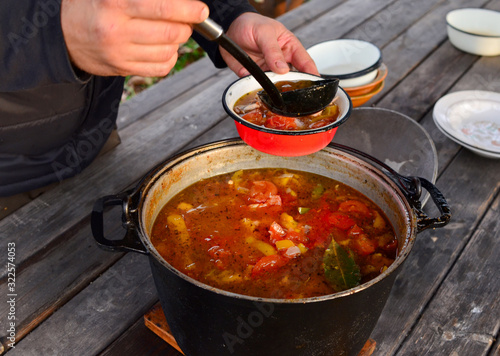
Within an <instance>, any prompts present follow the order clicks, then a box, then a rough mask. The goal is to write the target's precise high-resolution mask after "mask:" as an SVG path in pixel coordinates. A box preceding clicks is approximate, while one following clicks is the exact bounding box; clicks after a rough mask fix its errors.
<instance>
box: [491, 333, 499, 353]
mask: <svg viewBox="0 0 500 356" xmlns="http://www.w3.org/2000/svg"><path fill="white" fill-rule="evenodd" d="M496 340H497V342H496V343H495V345H494V346H493V347H492V348H491V351H490V353H489V354H488V356H500V334H497V337H496Z"/></svg>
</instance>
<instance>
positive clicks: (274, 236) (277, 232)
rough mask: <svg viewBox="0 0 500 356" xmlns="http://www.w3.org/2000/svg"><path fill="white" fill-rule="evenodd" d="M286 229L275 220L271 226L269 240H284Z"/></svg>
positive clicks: (272, 241) (273, 241)
mask: <svg viewBox="0 0 500 356" xmlns="http://www.w3.org/2000/svg"><path fill="white" fill-rule="evenodd" d="M285 235H286V231H285V229H283V227H282V226H281V225H280V224H278V223H277V222H276V221H273V222H272V224H271V226H269V241H271V243H273V244H276V241H280V240H283V239H284V238H285Z"/></svg>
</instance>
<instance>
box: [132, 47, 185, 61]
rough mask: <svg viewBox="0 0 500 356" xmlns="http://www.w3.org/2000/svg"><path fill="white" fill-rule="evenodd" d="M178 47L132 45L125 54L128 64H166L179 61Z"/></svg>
mask: <svg viewBox="0 0 500 356" xmlns="http://www.w3.org/2000/svg"><path fill="white" fill-rule="evenodd" d="M178 50H179V46H178V45H168V46H167V45H153V46H150V45H130V46H128V47H127V50H126V51H125V52H124V53H123V58H126V59H127V60H126V61H127V62H129V63H133V62H142V63H165V62H170V61H171V60H172V58H174V62H175V61H176V60H177V53H178Z"/></svg>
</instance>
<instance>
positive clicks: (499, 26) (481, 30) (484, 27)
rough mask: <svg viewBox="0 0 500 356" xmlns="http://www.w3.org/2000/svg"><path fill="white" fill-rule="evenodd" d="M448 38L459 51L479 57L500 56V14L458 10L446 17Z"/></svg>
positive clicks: (478, 10) (476, 10)
mask: <svg viewBox="0 0 500 356" xmlns="http://www.w3.org/2000/svg"><path fill="white" fill-rule="evenodd" d="M446 23H447V25H448V26H447V29H448V38H449V39H450V42H451V43H452V44H453V45H454V46H455V47H457V48H458V49H460V50H462V51H464V52H467V53H472V54H476V55H479V56H498V55H500V12H498V11H492V10H486V9H471V8H467V9H458V10H453V11H450V12H449V13H448V14H447V15H446Z"/></svg>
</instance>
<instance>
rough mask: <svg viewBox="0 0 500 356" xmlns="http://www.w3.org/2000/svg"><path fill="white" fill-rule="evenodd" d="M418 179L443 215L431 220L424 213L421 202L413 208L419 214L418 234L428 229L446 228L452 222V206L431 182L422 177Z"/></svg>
mask: <svg viewBox="0 0 500 356" xmlns="http://www.w3.org/2000/svg"><path fill="white" fill-rule="evenodd" d="M418 179H419V180H420V184H421V185H422V187H423V188H425V190H427V191H428V192H429V195H430V197H431V198H432V201H433V202H434V204H435V205H436V207H437V208H438V210H439V213H440V214H441V215H440V216H438V217H435V218H430V217H429V216H428V215H427V214H426V213H424V212H423V210H422V204H421V203H420V201H419V202H418V205H417V206H413V209H414V211H415V213H416V214H417V233H418V232H420V231H424V230H426V229H428V228H439V227H443V226H445V225H446V224H448V223H449V222H450V219H451V209H450V205H449V204H448V202H447V201H446V198H445V197H444V196H443V194H442V193H441V192H440V191H439V190H438V189H437V188H436V186H435V185H434V184H432V183H431V182H429V181H428V180H427V179H425V178H422V177H418Z"/></svg>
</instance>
